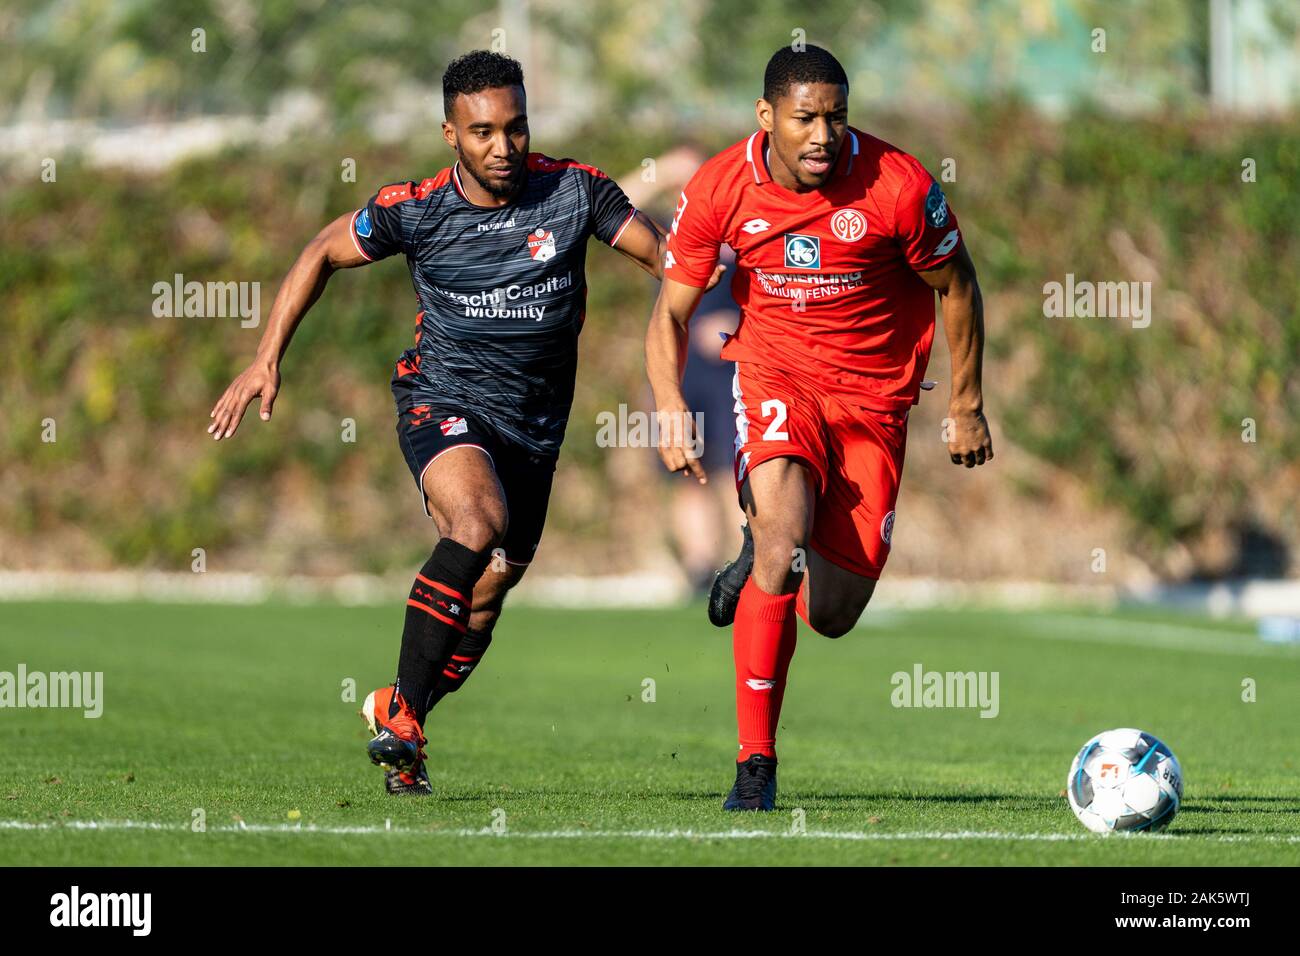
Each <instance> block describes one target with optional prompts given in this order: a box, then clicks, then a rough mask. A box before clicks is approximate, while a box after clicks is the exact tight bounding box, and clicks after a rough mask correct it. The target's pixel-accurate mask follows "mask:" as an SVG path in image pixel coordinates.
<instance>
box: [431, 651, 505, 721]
mask: <svg viewBox="0 0 1300 956" xmlns="http://www.w3.org/2000/svg"><path fill="white" fill-rule="evenodd" d="M491 643H492V632H491V631H488V632H483V631H466V632H465V636H464V637H462V638H461V639H460V643H459V644H458V645H456V650H455V651H454V652H453V653H452V655H451V660H449V661H447V666H446V667H444V668H443V669H442V674H441V675H440V676H439V677H438V683H436V684H434V685H433V695H432V696H431V697H430V698H429V709H430V710H433V708H434V707H436V706H437V705H438V701H440V700H442V699H443V698H444V697H446V696H447V695H448V694H450V693H451V692H452V691H457V690H460V689H461V687H463V686H464V684H465V681H467V680H469V677H470V675H471V674H473V673H474V669H475V668H476V667H478V662H479V661H481V660H482V659H483V655H484V654H486V653H487V649H488V645H489V644H491Z"/></svg>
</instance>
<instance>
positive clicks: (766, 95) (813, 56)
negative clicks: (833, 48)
mask: <svg viewBox="0 0 1300 956" xmlns="http://www.w3.org/2000/svg"><path fill="white" fill-rule="evenodd" d="M798 83H833V84H835V85H837V86H843V87H844V89H845V91H847V90H848V88H849V78H848V75H847V74H846V73H845V72H844V67H842V66H840V61H839V60H837V59H835V57H834V56H833V55H832V54H831V53H829V52H828V51H826V50H823V49H822V48H821V47H819V46H813V45H812V44H809V45H808V46H806V47H804V49H803V50H802V51H796V50H794V49H792V48H791V47H788V46H783V47H781V49H779V50H777V51H776V52H775V53H773V54H772V59H770V60H768V61H767V69H766V70H764V71H763V99H765V100H767V101H768V102H769V103H775V102H776V101H777V99H778V98H780V97H781V96H782V95H783V94H785V93H786V92H787V91H788V90H789V89H790V87H791V86H794V85H795V84H798Z"/></svg>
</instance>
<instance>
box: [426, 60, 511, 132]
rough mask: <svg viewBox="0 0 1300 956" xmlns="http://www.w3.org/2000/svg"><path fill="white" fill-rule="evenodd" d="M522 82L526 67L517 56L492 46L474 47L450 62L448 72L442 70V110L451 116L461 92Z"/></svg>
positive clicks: (478, 90)
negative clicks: (484, 47) (490, 48)
mask: <svg viewBox="0 0 1300 956" xmlns="http://www.w3.org/2000/svg"><path fill="white" fill-rule="evenodd" d="M523 85H524V69H523V67H521V66H520V65H519V61H518V60H516V59H514V58H513V57H509V56H506V55H505V54H504V53H493V52H492V51H490V50H471V51H470V52H469V53H466V54H465V55H464V56H458V57H456V59H454V60H452V61H451V63H449V64H447V72H445V73H443V74H442V111H443V114H444V115H445V116H446V117H447V118H448V119H450V118H451V107H452V104H453V103H454V102H455V101H456V97H457V96H459V95H460V94H462V93H466V94H469V93H479V92H481V91H483V90H494V89H498V88H500V87H505V86H519V87H522V86H523Z"/></svg>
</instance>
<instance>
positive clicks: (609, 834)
mask: <svg viewBox="0 0 1300 956" xmlns="http://www.w3.org/2000/svg"><path fill="white" fill-rule="evenodd" d="M0 830H25V831H55V830H74V831H110V830H151V831H164V832H170V833H180V832H188V831H189V830H190V827H189V826H188V825H186V824H183V823H163V822H159V821H156V820H69V821H67V822H65V823H47V822H34V821H30V820H0ZM206 832H208V833H275V834H280V833H305V834H318V835H327V836H356V835H360V836H372V835H376V834H381V833H382V834H399V835H402V836H444V837H457V838H472V837H489V838H492V839H503V838H505V839H510V838H513V839H522V840H581V839H605V840H619V839H625V840H762V839H790V840H802V839H811V840H847V841H854V842H875V841H885V842H888V841H915V840H954V841H960V840H1004V841H1011V842H1030V843H1072V842H1079V841H1084V840H1098V839H1103V840H1104V839H1119V840H1129V839H1132V840H1139V841H1150V840H1175V841H1182V840H1190V839H1192V838H1194V837H1196V834H1193V833H1182V834H1179V833H1135V834H1123V833H1117V834H1113V835H1111V836H1108V837H1104V836H1099V835H1097V834H1089V833H1012V832H1001V831H996V830H917V831H901V832H894V833H890V832H878V833H877V832H865V831H858V830H808V831H806V832H804V833H791V832H789V831H787V830H585V829H584V830H506V831H504V832H498V831H496V830H493V829H491V828H490V827H484V828H482V829H478V830H472V829H465V828H460V829H449V830H435V829H413V828H409V827H392V828H388V827H379V826H317V825H315V824H308V825H306V826H302V825H299V824H289V823H229V824H221V825H219V826H212V827H208V828H207V830H206ZM1199 839H1203V840H1210V841H1213V842H1216V843H1254V842H1262V843H1300V834H1293V835H1283V834H1273V833H1258V834H1253V833H1230V834H1205V835H1204V836H1201V837H1199Z"/></svg>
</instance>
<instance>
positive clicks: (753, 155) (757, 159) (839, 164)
mask: <svg viewBox="0 0 1300 956" xmlns="http://www.w3.org/2000/svg"><path fill="white" fill-rule="evenodd" d="M766 151H767V131H766V130H761V129H760V130H755V131H754V133H753V134H751V135H750V137H749V140H748V142H746V143H745V159H746V161H748V163H749V168H750V171H751V172H753V174H754V182H756V183H759V184H760V185H761V184H763V183H766V182H771V180H772V174H771V173H770V172H769V171H768V168H767V161H766V160H765V159H764V158H763V157H764V154H765V153H766ZM857 155H858V134H857V133H856V132H854V131H853V130H852V129H850V130H849V135H848V136H847V137H846V138H845V142H844V143H843V144H842V145H841V146H840V155H839V156H838V157H837V158H836V161H835V175H837V176H847V175H849V173H851V172H853V159H854V157H856V156H857Z"/></svg>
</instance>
